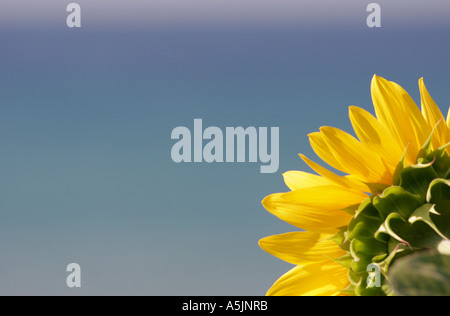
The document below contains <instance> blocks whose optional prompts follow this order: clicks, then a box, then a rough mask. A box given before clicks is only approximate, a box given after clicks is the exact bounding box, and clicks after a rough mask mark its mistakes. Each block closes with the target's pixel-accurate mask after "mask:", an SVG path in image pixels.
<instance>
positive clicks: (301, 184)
mask: <svg viewBox="0 0 450 316" xmlns="http://www.w3.org/2000/svg"><path fill="white" fill-rule="evenodd" d="M283 177H284V182H285V183H286V185H287V186H288V188H289V189H291V190H292V191H294V190H298V189H303V188H309V187H316V186H321V185H331V184H332V182H331V181H330V180H328V179H326V178H324V177H320V176H316V175H314V174H311V173H307V172H303V171H287V172H285V173H284V174H283Z"/></svg>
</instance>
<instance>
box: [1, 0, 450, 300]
mask: <svg viewBox="0 0 450 316" xmlns="http://www.w3.org/2000/svg"><path fill="white" fill-rule="evenodd" d="M247 1H248V2H247ZM170 2H173V3H177V1H169V4H170ZM335 2H336V1H334V2H331V1H329V0H324V1H322V2H321V1H314V2H313V1H287V0H286V1H268V0H267V1H262V2H261V4H262V5H261V6H260V7H259V11H258V10H256V9H255V8H258V7H257V6H255V5H256V2H255V1H254V0H245V1H240V2H238V1H232V2H229V4H230V5H229V6H226V8H228V10H223V8H224V3H225V1H214V3H215V4H214V5H213V4H211V3H210V2H209V3H208V2H206V1H200V0H198V1H197V0H193V1H190V3H192V5H193V7H194V8H197V9H198V10H191V11H185V9H186V7H175V9H171V7H170V5H169V4H164V2H162V1H154V2H152V1H148V2H144V1H138V0H133V1H129V2H119V1H112V2H111V3H110V5H109V6H108V5H106V4H105V1H97V2H94V3H89V2H88V1H79V3H80V4H81V7H82V28H81V29H69V28H67V27H66V25H65V19H66V16H67V13H66V12H65V7H66V5H67V4H68V3H69V2H67V3H63V2H61V1H50V0H46V1H42V2H33V3H32V4H29V5H27V6H26V5H24V4H25V3H26V1H23V0H21V1H16V2H13V1H3V2H2V4H1V5H0V43H1V44H0V45H1V46H0V295H14V294H24V295H38V294H39V295H263V294H265V292H266V290H267V289H268V288H269V287H270V285H271V284H272V283H273V282H274V281H275V280H276V279H277V277H279V276H280V275H281V274H283V273H284V272H286V271H287V270H288V269H289V268H290V265H289V264H287V263H284V262H282V261H280V260H278V259H276V258H274V257H272V256H270V255H269V254H266V253H265V252H263V251H262V250H261V249H260V248H259V247H258V245H257V242H258V240H259V239H260V238H262V237H265V236H268V235H271V234H277V233H283V232H287V231H294V230H296V228H294V227H292V226H290V225H288V224H286V223H283V222H281V221H280V220H278V219H277V218H275V217H274V216H272V215H270V214H269V213H267V212H266V211H265V210H264V208H263V207H262V206H261V204H260V201H261V200H262V198H263V197H264V196H266V195H267V194H270V193H274V192H280V191H285V190H286V189H287V188H286V187H285V186H284V184H283V180H282V176H281V174H282V172H284V171H287V170H291V169H297V170H305V171H307V170H308V168H307V167H306V165H304V164H303V163H302V162H301V160H300V158H299V157H298V156H297V153H299V152H302V153H305V154H307V155H309V156H311V157H313V158H315V156H314V154H313V153H312V151H311V149H310V148H309V143H308V139H307V136H306V135H307V134H308V133H310V132H313V131H315V130H317V129H318V128H319V127H320V126H323V125H332V126H336V127H339V128H342V129H345V130H347V131H351V126H350V124H349V122H348V114H347V106H349V105H357V106H361V107H364V108H366V109H368V110H370V111H372V106H371V99H370V90H369V86H370V80H371V77H372V75H373V74H374V73H376V74H378V75H381V76H384V77H386V78H388V79H390V80H393V81H396V82H398V83H400V84H401V85H403V86H404V87H405V89H407V91H409V92H410V93H411V95H412V96H413V98H414V99H415V100H416V101H419V98H418V97H419V94H418V87H417V80H418V79H419V78H420V77H421V76H424V77H425V82H426V83H427V87H428V88H429V91H430V93H431V94H432V96H433V97H434V99H435V101H436V102H437V103H438V104H439V105H440V106H441V108H442V109H443V111H445V112H446V109H448V105H449V103H450V101H449V100H450V89H449V88H450V87H449V80H448V74H449V70H450V60H449V56H450V55H449V53H450V42H449V40H448V39H449V31H450V19H448V17H449V15H450V6H449V4H448V1H436V2H429V3H427V4H426V5H425V4H424V3H423V2H422V1H397V2H395V3H392V2H391V3H389V2H387V1H379V3H380V4H381V6H382V10H383V11H382V27H381V28H380V29H369V28H368V27H367V26H366V24H365V20H366V17H367V13H366V11H365V8H366V6H367V4H368V3H369V2H368V1H367V2H364V1H363V2H359V1H342V2H340V5H337V4H336V3H335ZM173 3H172V4H173ZM178 3H179V1H178ZM201 8H204V10H201ZM33 10H34V11H33ZM146 10H147V11H146ZM158 10H159V11H158ZM255 10H256V11H255ZM163 13H164V14H163ZM269 17H270V18H269ZM445 114H446V113H445ZM194 118H202V119H203V125H204V127H206V126H218V127H221V128H225V127H226V126H244V127H246V126H279V127H280V168H279V171H278V172H277V173H275V174H260V173H259V164H250V163H240V164H238V163H236V164H229V163H222V164H207V163H201V164H198V163H197V164H195V163H191V164H175V163H173V162H172V161H171V158H170V149H171V147H172V145H173V143H174V142H173V141H172V140H171V139H170V133H171V131H172V129H173V128H175V127H177V126H187V127H189V128H192V127H193V119H194ZM71 262H77V263H79V264H80V265H81V267H82V288H80V289H69V288H67V286H66V283H65V282H66V276H67V272H66V271H65V268H66V266H67V264H68V263H71Z"/></svg>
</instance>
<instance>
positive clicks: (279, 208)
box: [262, 192, 351, 234]
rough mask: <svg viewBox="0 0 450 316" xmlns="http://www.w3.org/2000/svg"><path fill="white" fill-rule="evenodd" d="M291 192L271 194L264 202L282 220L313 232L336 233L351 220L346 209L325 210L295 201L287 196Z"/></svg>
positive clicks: (267, 208) (268, 209)
mask: <svg viewBox="0 0 450 316" xmlns="http://www.w3.org/2000/svg"><path fill="white" fill-rule="evenodd" d="M289 193H291V192H289ZM289 193H276V194H272V195H269V196H267V197H266V198H265V199H264V200H263V201H262V204H263V206H264V207H265V208H266V210H267V211H269V212H270V213H272V214H273V215H275V216H277V217H278V218H280V219H281V220H283V221H285V222H287V223H289V224H291V225H294V226H296V227H298V228H302V229H304V230H308V231H313V232H320V233H330V234H332V233H336V232H338V231H339V228H340V227H344V226H347V225H348V223H349V222H350V220H351V216H350V215H349V214H348V213H346V212H344V211H336V210H329V211H323V210H320V209H319V208H317V207H311V206H306V205H303V204H302V203H299V202H293V201H292V200H291V199H290V198H289V196H287V197H286V195H287V194H289Z"/></svg>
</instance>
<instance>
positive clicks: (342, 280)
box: [267, 260, 349, 296]
mask: <svg viewBox="0 0 450 316" xmlns="http://www.w3.org/2000/svg"><path fill="white" fill-rule="evenodd" d="M347 272H348V270H347V269H345V268H344V267H342V266H341V265H339V264H338V263H336V262H334V261H332V260H329V261H327V262H319V263H311V264H308V265H302V266H296V267H294V268H293V269H291V270H290V271H288V272H287V273H286V274H284V275H283V276H282V277H280V278H279V279H278V280H277V281H276V282H275V283H274V285H273V286H272V287H271V288H270V289H269V291H268V292H267V295H274V296H335V295H339V294H340V291H341V290H343V289H345V288H346V287H347V286H348V284H349V281H348V277H347Z"/></svg>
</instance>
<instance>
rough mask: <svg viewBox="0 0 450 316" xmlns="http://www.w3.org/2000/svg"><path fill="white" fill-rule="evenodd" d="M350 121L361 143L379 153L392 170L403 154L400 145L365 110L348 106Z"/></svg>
mask: <svg viewBox="0 0 450 316" xmlns="http://www.w3.org/2000/svg"><path fill="white" fill-rule="evenodd" d="M349 112H350V121H351V122H352V125H353V129H354V130H355V133H356V135H357V136H358V138H359V140H360V141H361V143H363V144H365V145H366V146H367V147H369V148H371V149H372V150H373V151H374V152H375V153H379V156H380V157H381V159H383V160H384V161H385V162H386V163H387V164H388V165H389V167H390V169H391V171H392V172H391V173H393V172H394V170H395V168H396V167H397V165H398V163H399V161H400V160H401V158H402V156H403V150H402V149H401V147H400V145H399V144H398V143H397V142H396V141H395V140H394V139H393V138H392V136H391V135H390V134H389V132H388V131H387V130H386V128H385V127H384V126H383V125H381V123H380V122H378V121H377V119H376V118H375V117H374V116H373V115H372V114H370V113H369V112H367V111H366V110H364V109H362V108H359V107H356V106H351V107H350V108H349Z"/></svg>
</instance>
